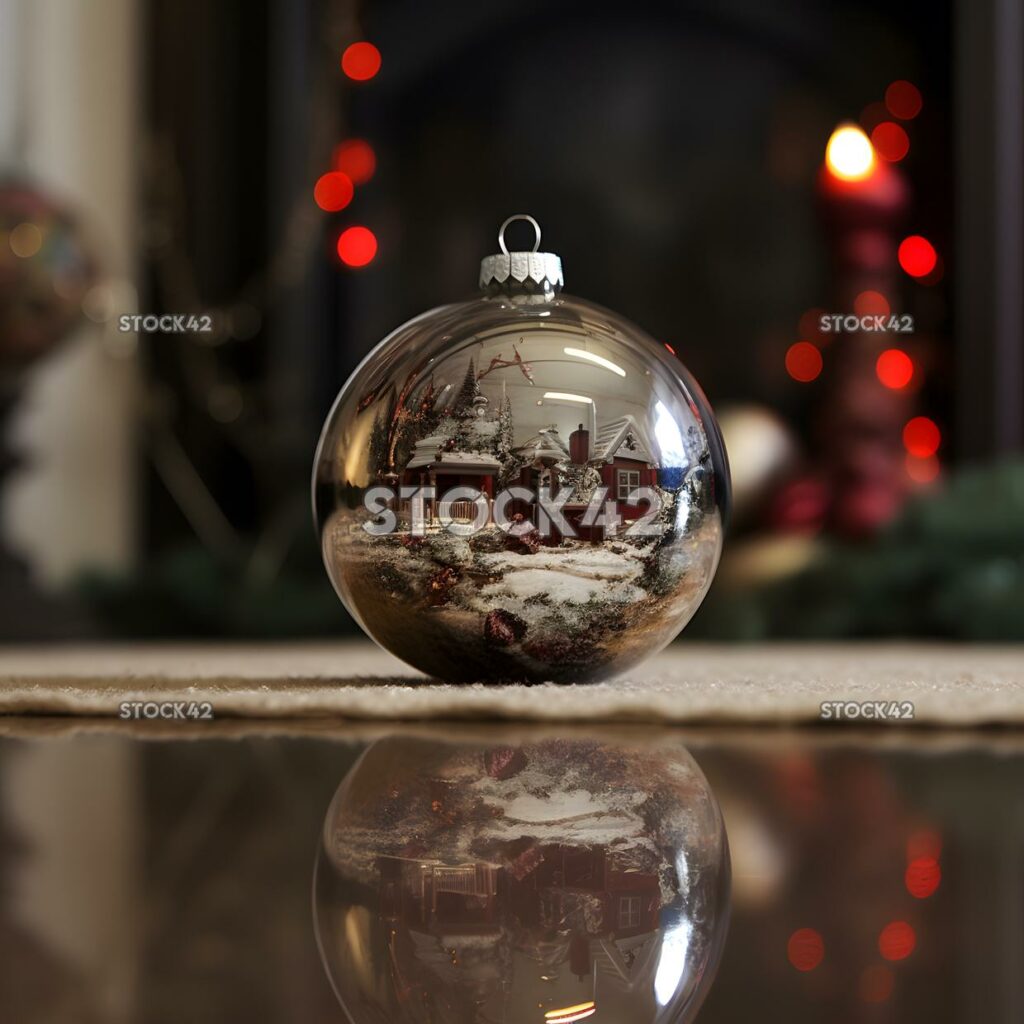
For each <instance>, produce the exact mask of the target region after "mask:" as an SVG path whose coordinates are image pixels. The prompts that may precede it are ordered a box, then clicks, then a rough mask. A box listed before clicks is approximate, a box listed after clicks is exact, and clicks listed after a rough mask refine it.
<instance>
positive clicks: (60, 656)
mask: <svg viewBox="0 0 1024 1024" xmlns="http://www.w3.org/2000/svg"><path fill="white" fill-rule="evenodd" d="M148 701H186V702H194V703H202V702H209V703H210V704H211V705H212V711H213V714H214V715H215V716H216V718H218V719H223V718H231V717H245V718H274V719H279V718H295V717H300V718H313V717H317V718H324V717H330V718H336V719H349V720H387V721H396V720H425V719H444V718H458V719H494V718H498V719H511V720H531V721H612V722H628V721H657V722H674V723H703V722H715V723H738V722H749V723H761V722H773V723H809V722H818V721H820V719H821V705H822V703H823V702H834V701H842V702H883V703H884V704H886V705H889V704H904V703H905V702H909V703H910V704H911V705H913V715H914V717H913V719H912V720H907V719H902V718H901V719H899V720H898V721H895V722H893V721H888V722H886V725H887V726H888V725H904V726H913V725H920V724H928V725H945V726H976V725H990V724H1003V725H1020V724H1024V647H1002V648H993V647H971V646H956V645H894V646H886V645H864V646H854V645H842V646H831V645H813V646H799V645H764V646H732V647H722V646H710V645H700V644H688V643H685V642H684V643H680V644H676V645H673V646H672V647H670V648H669V649H668V650H667V651H665V652H664V653H662V654H660V655H658V656H657V657H654V658H652V659H651V660H650V661H648V662H645V663H644V664H643V665H641V666H640V667H638V668H637V669H635V670H633V671H632V672H630V673H629V674H628V675H626V676H624V677H622V678H619V679H614V680H611V681H609V682H606V683H597V684H589V685H582V686H556V685H543V686H530V687H528V686H487V685H481V684H476V685H470V686H455V685H444V684H440V683H435V682H432V681H429V680H426V679H424V678H423V677H422V676H419V675H418V674H417V673H416V672H415V671H414V670H413V669H410V668H409V667H408V666H405V665H403V664H402V663H401V662H399V661H397V660H396V659H395V658H392V657H391V656H390V655H388V654H385V653H384V652H383V651H380V650H377V649H376V648H375V647H373V646H372V645H371V644H369V643H367V642H363V641H350V642H345V643H335V644H323V643H301V644H282V645H267V646H252V645H249V646H242V645H239V646H225V645H216V646H202V645H195V644H190V645H181V646H138V647H63V646H51V647H48V648H37V649H29V648H6V649H4V648H0V714H8V715H10V714H21V715H83V716H93V717H102V718H109V717H117V716H118V715H119V713H120V708H121V705H122V703H124V702H129V703H131V702H148ZM887 710H891V709H887ZM904 710H905V709H904ZM860 724H861V725H864V724H874V723H872V722H870V721H865V720H864V719H861V720H860Z"/></svg>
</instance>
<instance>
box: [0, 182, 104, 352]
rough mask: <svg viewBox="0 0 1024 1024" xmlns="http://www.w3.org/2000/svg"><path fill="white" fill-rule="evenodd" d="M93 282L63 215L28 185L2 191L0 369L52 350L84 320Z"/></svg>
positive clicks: (76, 231)
mask: <svg viewBox="0 0 1024 1024" xmlns="http://www.w3.org/2000/svg"><path fill="white" fill-rule="evenodd" d="M95 278H96V265H95V263H94V260H93V257H92V254H91V252H90V251H89V247H88V245H87V243H86V241H85V239H84V237H83V236H82V233H81V229H80V228H79V226H78V224H77V223H76V222H75V220H74V218H73V217H72V216H71V215H70V214H69V213H68V212H67V211H66V210H64V209H62V208H60V207H59V206H57V205H55V204H54V203H53V202H52V201H51V200H49V199H48V198H46V197H45V196H43V195H42V194H40V193H39V192H38V191H36V190H35V189H33V188H30V187H28V186H26V185H23V184H17V183H13V182H7V183H5V184H2V185H0V369H3V370H11V369H19V368H21V367H22V366H25V365H27V364H28V363H31V362H32V361H33V360H35V359H37V358H39V357H40V356H42V355H45V354H46V353H48V352H50V351H51V350H52V349H53V348H55V347H56V345H57V344H58V343H59V342H61V341H62V340H63V339H64V338H65V336H66V335H67V334H68V333H69V332H70V331H71V329H72V328H73V327H75V325H76V324H77V323H78V322H79V321H80V320H81V319H82V300H83V298H84V297H85V294H86V292H87V291H88V290H89V288H90V287H91V286H92V285H93V283H94V282H95Z"/></svg>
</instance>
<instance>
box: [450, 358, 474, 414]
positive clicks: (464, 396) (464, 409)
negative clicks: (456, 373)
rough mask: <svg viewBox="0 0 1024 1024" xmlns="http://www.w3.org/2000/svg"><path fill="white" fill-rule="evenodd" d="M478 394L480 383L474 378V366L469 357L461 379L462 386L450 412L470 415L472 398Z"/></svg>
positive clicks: (471, 412)
mask: <svg viewBox="0 0 1024 1024" xmlns="http://www.w3.org/2000/svg"><path fill="white" fill-rule="evenodd" d="M479 396H480V384H479V382H478V381H477V379H476V367H475V366H474V365H473V360H472V359H470V361H469V366H467V367H466V376H465V377H464V378H463V380H462V387H461V388H460V389H459V394H458V397H456V399H455V405H454V406H453V408H452V412H453V413H454V414H455V415H456V416H459V417H468V416H472V415H473V400H474V399H475V398H478V397H479Z"/></svg>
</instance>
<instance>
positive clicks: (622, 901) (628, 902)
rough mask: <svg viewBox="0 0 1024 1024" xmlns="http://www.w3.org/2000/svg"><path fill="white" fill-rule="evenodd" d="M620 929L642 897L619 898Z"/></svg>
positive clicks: (634, 916) (634, 922) (634, 921)
mask: <svg viewBox="0 0 1024 1024" xmlns="http://www.w3.org/2000/svg"><path fill="white" fill-rule="evenodd" d="M634 475H635V474H634ZM619 927H620V928H639V927H640V897H639V896H620V897H619Z"/></svg>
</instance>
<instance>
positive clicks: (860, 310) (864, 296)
mask: <svg viewBox="0 0 1024 1024" xmlns="http://www.w3.org/2000/svg"><path fill="white" fill-rule="evenodd" d="M853 311H854V312H855V313H856V314H857V316H878V315H881V316H888V315H889V312H890V309H889V300H888V299H887V298H886V297H885V296H884V295H883V294H882V293H881V292H874V291H866V292H861V293H860V294H859V295H858V296H857V298H855V299H854V300H853Z"/></svg>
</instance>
